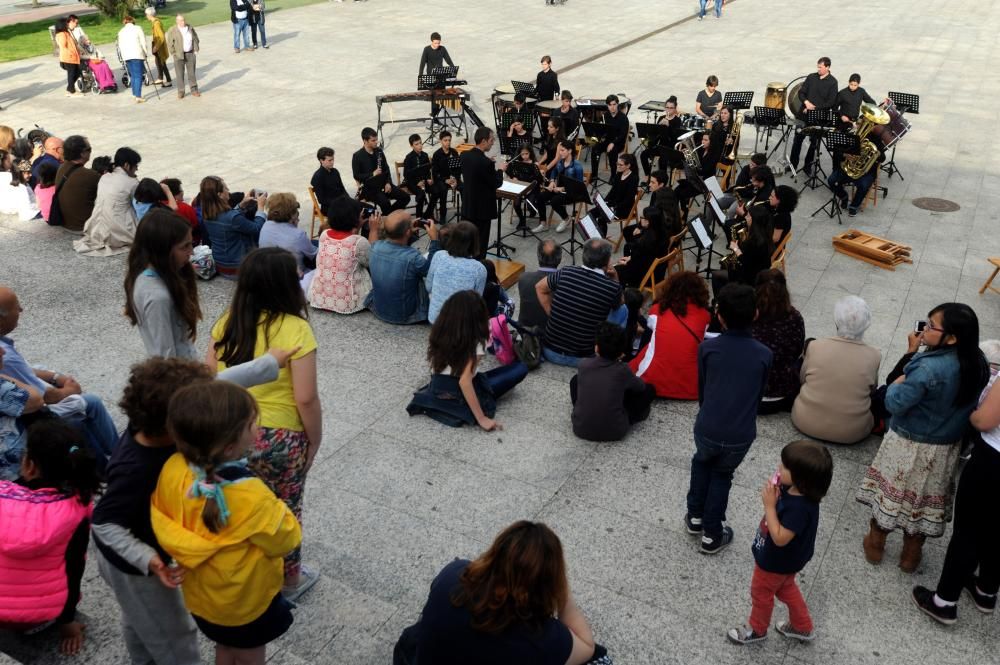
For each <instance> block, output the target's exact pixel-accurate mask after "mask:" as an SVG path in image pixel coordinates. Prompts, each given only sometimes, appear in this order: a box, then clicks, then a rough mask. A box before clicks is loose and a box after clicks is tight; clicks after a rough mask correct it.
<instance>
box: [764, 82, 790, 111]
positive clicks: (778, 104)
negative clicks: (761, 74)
mask: <svg viewBox="0 0 1000 665" xmlns="http://www.w3.org/2000/svg"><path fill="white" fill-rule="evenodd" d="M787 91H788V87H787V86H786V85H785V84H784V83H781V82H776V83H768V84H767V92H766V93H764V106H766V107H767V108H771V109H781V110H784V109H785V93H786V92H787Z"/></svg>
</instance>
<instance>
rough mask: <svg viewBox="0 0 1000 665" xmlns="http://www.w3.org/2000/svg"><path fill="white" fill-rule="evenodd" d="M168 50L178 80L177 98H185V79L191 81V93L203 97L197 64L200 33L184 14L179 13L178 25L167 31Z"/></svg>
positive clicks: (175, 77)
mask: <svg viewBox="0 0 1000 665" xmlns="http://www.w3.org/2000/svg"><path fill="white" fill-rule="evenodd" d="M167 50H168V51H170V57H172V58H173V59H174V79H175V80H176V81H177V98H178V99H184V81H185V79H188V80H189V81H190V83H191V94H192V95H193V96H194V97H201V93H200V92H198V79H197V78H196V77H195V66H196V65H197V63H198V56H197V53H198V33H197V32H195V30H194V28H193V27H191V26H190V25H188V24H187V22H185V20H184V16H183V15H182V14H178V15H177V19H176V25H174V26H173V27H172V28H170V30H168V31H167Z"/></svg>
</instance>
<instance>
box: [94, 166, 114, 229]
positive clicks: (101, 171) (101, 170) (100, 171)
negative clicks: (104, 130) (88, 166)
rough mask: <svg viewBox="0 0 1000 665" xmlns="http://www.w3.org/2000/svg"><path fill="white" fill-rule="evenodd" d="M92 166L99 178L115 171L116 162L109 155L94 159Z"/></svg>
mask: <svg viewBox="0 0 1000 665" xmlns="http://www.w3.org/2000/svg"><path fill="white" fill-rule="evenodd" d="M92 164H93V168H94V172H95V173H97V175H98V176H102V175H107V174H109V173H111V172H112V171H114V170H115V160H114V159H112V158H111V157H110V156H109V155H101V156H100V157H94V161H93V162H92ZM94 191H95V194H96V191H97V190H96V189H95V190H94ZM88 216H89V215H88Z"/></svg>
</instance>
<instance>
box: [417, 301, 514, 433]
mask: <svg viewBox="0 0 1000 665" xmlns="http://www.w3.org/2000/svg"><path fill="white" fill-rule="evenodd" d="M489 319H490V314H489V312H488V311H487V309H486V301H485V300H483V297H482V296H481V295H479V294H478V293H476V292H475V291H459V292H457V293H455V294H454V295H452V296H451V297H450V298H448V300H447V301H445V303H444V306H443V307H442V308H441V312H440V313H439V315H438V317H437V319H436V320H435V321H434V325H432V326H431V333H430V337H429V339H428V342H427V362H428V363H429V364H430V366H431V381H430V383H428V384H427V385H425V386H423V387H422V388H420V389H419V390H418V391H417V392H415V393H414V394H413V400H412V401H411V402H410V404H409V405H408V406H407V407H406V410H407V412H408V413H409V414H410V415H411V416H413V415H417V414H418V413H419V414H424V415H427V416H430V417H431V418H433V419H434V420H437V421H438V422H441V423H444V424H446V425H450V426H452V427H461V426H462V425H463V424H468V425H479V427H481V428H482V429H484V430H486V431H487V432H489V431H492V430H494V429H498V430H499V429H503V426H502V425H501V424H500V423H499V422H497V421H496V420H494V417H495V416H496V406H497V403H496V401H497V400H498V399H499V398H500V397H502V396H503V395H505V394H506V393H507V392H508V391H509V390H511V389H512V388H513V387H514V386H516V385H517V384H519V383H520V382H521V381H523V380H524V377H526V376H527V375H528V367H527V366H526V365H525V364H524V363H522V362H521V361H519V360H516V361H514V362H513V363H511V364H509V365H501V366H500V367H496V368H494V369H491V370H489V371H487V372H478V371H477V369H478V367H479V363H480V361H481V359H482V358H483V356H485V355H486V343H487V342H488V341H489V337H490V329H489Z"/></svg>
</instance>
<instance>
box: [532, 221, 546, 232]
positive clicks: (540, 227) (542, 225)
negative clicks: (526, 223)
mask: <svg viewBox="0 0 1000 665" xmlns="http://www.w3.org/2000/svg"><path fill="white" fill-rule="evenodd" d="M548 228H549V227H548V226H547V225H546V224H545V222H539V224H538V226H536V227H535V228H533V229H531V232H532V233H541V232H542V231H546V230H548Z"/></svg>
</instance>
